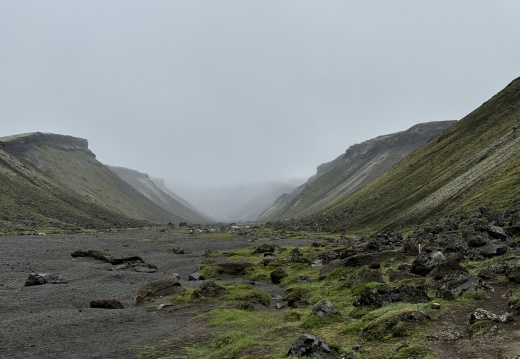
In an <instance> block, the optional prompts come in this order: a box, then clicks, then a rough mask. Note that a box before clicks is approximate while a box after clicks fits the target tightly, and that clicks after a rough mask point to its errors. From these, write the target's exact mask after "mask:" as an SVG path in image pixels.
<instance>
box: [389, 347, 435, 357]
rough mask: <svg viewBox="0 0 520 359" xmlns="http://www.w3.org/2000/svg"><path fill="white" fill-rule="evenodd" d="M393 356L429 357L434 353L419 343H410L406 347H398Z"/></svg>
mask: <svg viewBox="0 0 520 359" xmlns="http://www.w3.org/2000/svg"><path fill="white" fill-rule="evenodd" d="M393 358H413V359H430V358H432V359H433V358H434V353H433V352H432V351H431V350H430V349H427V348H424V347H422V346H419V345H411V346H409V347H406V348H402V349H399V350H398V351H397V352H396V353H395V354H394V356H393Z"/></svg>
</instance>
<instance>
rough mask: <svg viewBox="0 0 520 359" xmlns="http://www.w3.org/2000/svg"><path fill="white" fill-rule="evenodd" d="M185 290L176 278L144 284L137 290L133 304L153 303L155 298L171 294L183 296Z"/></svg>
mask: <svg viewBox="0 0 520 359" xmlns="http://www.w3.org/2000/svg"><path fill="white" fill-rule="evenodd" d="M185 292H186V290H185V289H184V288H183V287H182V286H181V284H180V283H179V280H178V279H177V277H173V276H172V277H168V278H165V279H160V280H156V281H153V282H150V283H148V284H146V285H145V286H144V287H142V288H141V289H139V292H138V293H137V297H136V299H135V302H136V304H137V305H142V304H144V303H146V302H150V301H153V300H154V299H155V298H158V297H163V296H165V295H172V294H184V293H185Z"/></svg>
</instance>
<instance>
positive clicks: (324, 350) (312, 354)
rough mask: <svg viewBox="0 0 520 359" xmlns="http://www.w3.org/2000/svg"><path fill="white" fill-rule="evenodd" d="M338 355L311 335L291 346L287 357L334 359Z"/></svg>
mask: <svg viewBox="0 0 520 359" xmlns="http://www.w3.org/2000/svg"><path fill="white" fill-rule="evenodd" d="M336 353H337V351H336V350H335V349H333V348H330V347H329V346H328V345H327V344H325V343H324V342H323V341H322V340H321V339H320V338H318V337H316V336H314V335H311V334H303V335H302V336H301V337H299V338H298V339H297V340H296V341H295V342H294V343H293V345H291V348H290V349H289V353H287V356H289V357H295V358H302V357H309V358H315V359H327V358H333V357H334V356H335V355H336Z"/></svg>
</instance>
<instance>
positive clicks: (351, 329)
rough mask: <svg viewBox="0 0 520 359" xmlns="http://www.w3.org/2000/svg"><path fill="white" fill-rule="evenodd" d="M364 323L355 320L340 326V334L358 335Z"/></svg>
mask: <svg viewBox="0 0 520 359" xmlns="http://www.w3.org/2000/svg"><path fill="white" fill-rule="evenodd" d="M365 325H366V323H365V322H364V321H361V320H360V321H356V322H352V323H349V324H347V325H346V326H344V327H343V328H341V334H343V335H359V334H360V333H361V331H362V330H363V328H364V327H365Z"/></svg>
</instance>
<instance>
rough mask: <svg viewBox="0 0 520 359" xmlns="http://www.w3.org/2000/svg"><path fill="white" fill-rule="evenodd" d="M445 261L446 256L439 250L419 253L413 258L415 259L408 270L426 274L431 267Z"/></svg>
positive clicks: (422, 274)
mask: <svg viewBox="0 0 520 359" xmlns="http://www.w3.org/2000/svg"><path fill="white" fill-rule="evenodd" d="M445 261H446V257H445V256H444V254H443V253H442V252H441V251H435V252H431V253H425V254H421V255H419V257H417V258H416V259H415V261H413V263H412V267H411V268H410V272H411V273H413V274H417V275H421V276H426V275H427V274H428V273H430V272H431V271H432V270H433V268H435V267H437V266H438V265H440V264H442V263H444V262H445Z"/></svg>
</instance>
